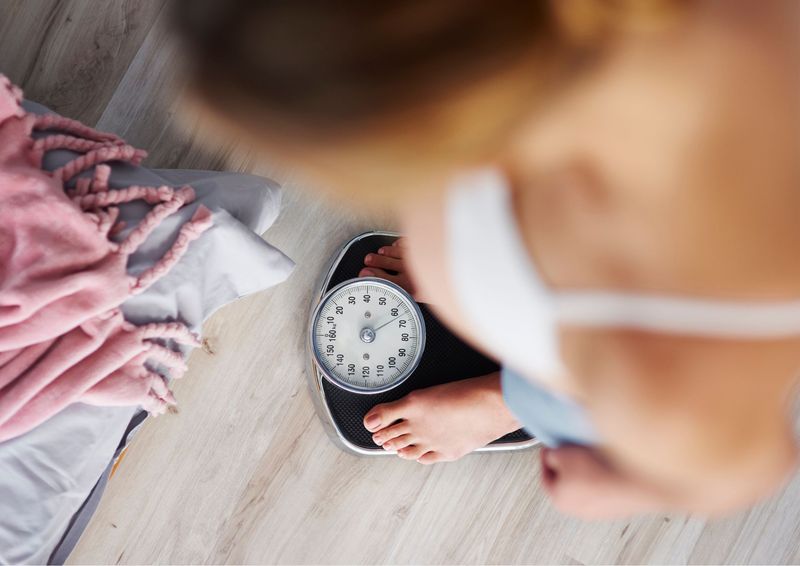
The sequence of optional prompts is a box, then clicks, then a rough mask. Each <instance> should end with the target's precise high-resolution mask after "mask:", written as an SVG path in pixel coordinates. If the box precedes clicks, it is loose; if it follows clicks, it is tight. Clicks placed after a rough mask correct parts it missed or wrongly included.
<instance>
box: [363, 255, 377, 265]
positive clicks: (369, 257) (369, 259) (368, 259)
mask: <svg viewBox="0 0 800 566" xmlns="http://www.w3.org/2000/svg"><path fill="white" fill-rule="evenodd" d="M373 261H375V258H374V257H372V254H369V255H368V256H367V257H365V258H364V263H372V262H373Z"/></svg>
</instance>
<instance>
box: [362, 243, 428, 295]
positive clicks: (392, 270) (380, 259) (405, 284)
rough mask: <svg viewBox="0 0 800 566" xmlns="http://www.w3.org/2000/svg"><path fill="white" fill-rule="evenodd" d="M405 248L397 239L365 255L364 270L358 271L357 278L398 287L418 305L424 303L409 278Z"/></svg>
mask: <svg viewBox="0 0 800 566" xmlns="http://www.w3.org/2000/svg"><path fill="white" fill-rule="evenodd" d="M406 253H407V248H406V245H405V239H404V238H398V239H397V240H395V241H394V243H393V244H392V245H391V246H384V247H382V248H380V249H379V250H378V253H374V254H367V255H366V257H365V258H364V265H365V267H364V269H362V270H361V271H359V273H358V276H359V277H380V278H381V279H387V280H389V281H391V282H392V283H396V284H398V285H400V286H401V287H402V288H403V289H405V290H406V291H408V294H409V295H411V296H412V297H414V300H415V301H417V302H418V303H425V302H427V301H424V300H422V299H421V298H420V297H419V295H418V293H417V290H416V286H415V285H414V282H413V281H412V280H411V277H410V276H409V273H408V269H407V268H406V263H405V254H406Z"/></svg>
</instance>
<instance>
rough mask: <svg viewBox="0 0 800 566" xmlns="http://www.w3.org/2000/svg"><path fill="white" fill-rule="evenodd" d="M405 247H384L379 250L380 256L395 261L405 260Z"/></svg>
mask: <svg viewBox="0 0 800 566" xmlns="http://www.w3.org/2000/svg"><path fill="white" fill-rule="evenodd" d="M403 249H404V248H403V247H402V246H396V245H391V246H383V247H382V248H380V249H379V250H378V254H379V255H382V256H386V257H391V258H394V259H403Z"/></svg>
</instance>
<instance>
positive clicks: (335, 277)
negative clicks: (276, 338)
mask: <svg viewBox="0 0 800 566" xmlns="http://www.w3.org/2000/svg"><path fill="white" fill-rule="evenodd" d="M398 237H399V234H396V233H393V232H385V231H373V232H366V233H364V234H361V235H359V236H356V237H355V238H353V239H352V240H350V241H349V242H347V243H346V244H345V245H344V246H343V247H342V248H341V250H340V251H339V252H338V253H337V254H335V256H334V257H333V259H332V261H331V264H330V267H329V268H328V270H327V271H326V272H325V274H324V277H323V278H322V281H321V283H320V285H319V289H318V292H316V293H315V295H314V300H313V305H312V308H311V315H310V317H309V323H308V340H307V345H308V357H309V372H308V376H309V385H310V387H311V394H312V397H313V399H314V403H315V406H316V409H317V412H318V414H319V417H320V419H321V420H322V422H323V424H324V426H325V429H326V431H327V432H328V435H329V436H330V437H331V439H332V440H333V441H334V443H335V444H337V445H338V446H339V447H340V448H342V449H343V450H345V451H348V452H351V453H355V454H359V455H364V456H382V455H388V454H394V452H393V451H387V450H384V449H383V448H381V447H380V446H378V445H377V444H375V443H374V442H373V441H372V433H370V432H369V431H368V430H367V429H366V428H364V425H363V419H364V415H366V414H367V412H368V411H369V410H370V409H371V408H372V407H374V406H375V405H378V404H380V403H386V402H390V401H396V400H398V399H400V398H402V397H404V396H405V395H407V394H408V393H410V392H411V391H413V390H415V389H423V388H425V387H430V386H433V385H438V384H442V383H448V382H451V381H457V380H460V379H468V378H470V377H478V376H481V375H486V374H487V373H491V372H494V371H498V370H499V369H500V368H499V367H498V365H497V364H496V363H495V362H494V361H492V360H491V359H489V358H487V357H485V356H484V355H482V354H481V353H479V352H477V351H476V350H474V349H473V348H471V347H470V346H468V345H467V344H466V343H464V342H463V341H462V340H460V339H459V338H457V337H456V336H455V335H454V334H452V333H451V332H450V331H449V330H447V328H445V326H444V325H443V324H442V323H441V322H440V321H439V320H438V319H437V318H436V317H435V316H434V315H433V314H432V313H431V311H430V310H429V309H428V308H427V307H426V306H425V305H424V304H418V303H417V302H416V301H414V299H413V298H412V297H411V296H410V295H409V294H408V293H407V292H406V291H405V290H404V289H402V288H401V287H399V286H397V285H395V284H394V283H392V282H390V281H386V280H384V279H379V278H376V277H361V278H360V277H358V273H359V271H361V269H362V268H363V267H364V257H365V256H366V255H367V254H368V253H376V252H377V251H378V249H379V248H381V247H383V246H387V245H391V244H392V242H394V241H395V240H396V239H397V238H398ZM537 443H538V441H537V440H536V439H535V438H532V437H531V436H530V435H528V434H527V433H526V432H525V431H523V430H522V429H520V430H517V431H515V432H512V433H510V434H507V435H506V436H504V437H502V438H499V439H497V440H495V441H494V442H492V443H491V444H489V445H487V446H485V447H484V448H481V449H480V451H486V452H490V451H508V450H521V449H525V448H530V447H532V446H534V445H536V444H537Z"/></svg>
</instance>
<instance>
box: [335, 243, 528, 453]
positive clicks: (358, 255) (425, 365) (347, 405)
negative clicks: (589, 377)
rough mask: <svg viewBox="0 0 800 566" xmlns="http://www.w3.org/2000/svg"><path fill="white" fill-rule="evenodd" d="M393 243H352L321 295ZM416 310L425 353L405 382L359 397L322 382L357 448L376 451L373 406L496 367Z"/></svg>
mask: <svg viewBox="0 0 800 566" xmlns="http://www.w3.org/2000/svg"><path fill="white" fill-rule="evenodd" d="M394 240H395V237H393V236H384V235H370V236H366V237H364V238H362V239H360V240H356V241H355V242H353V243H352V244H351V246H350V248H349V249H348V250H347V251H346V252H345V253H344V255H343V256H342V259H341V261H340V262H339V265H338V266H337V267H336V268H335V270H334V272H333V273H332V274H331V278H330V281H329V282H328V286H327V287H326V288H325V290H324V291H325V292H327V291H328V290H329V289H332V288H333V287H335V286H336V285H338V284H339V283H342V282H343V281H346V280H348V279H352V278H354V277H358V272H359V271H361V269H362V268H363V267H364V257H365V256H366V255H367V254H368V253H370V252H377V250H378V248H380V247H382V246H387V245H391V244H392V242H393V241H394ZM420 307H421V309H422V315H423V317H424V318H425V327H426V330H427V338H426V344H425V352H424V353H423V355H422V360H421V361H420V364H419V366H418V367H417V369H416V371H414V373H413V374H412V375H411V377H409V378H408V379H407V380H406V381H405V382H404V383H402V384H401V385H399V386H398V387H396V388H394V389H392V390H390V391H387V392H385V393H378V394H363V393H351V392H350V391H345V390H344V389H340V388H339V387H336V386H335V385H332V384H331V383H329V382H328V381H327V380H325V379H323V380H322V382H323V383H322V386H323V388H324V392H325V397H326V399H327V405H328V408H329V410H330V412H331V416H332V418H333V420H334V421H335V423H336V426H337V427H338V429H339V431H340V432H341V434H342V435H343V436H345V437H346V438H347V440H349V441H350V442H351V443H352V444H354V445H356V446H358V447H360V448H363V449H367V450H376V449H377V450H380V448H379V447H378V446H377V445H376V444H375V443H373V442H372V435H371V433H370V432H369V431H368V430H367V429H365V428H364V425H363V419H364V415H366V414H367V411H369V410H370V409H371V408H372V407H374V406H375V405H377V404H379V403H386V402H389V401H396V400H398V399H400V398H401V397H403V396H405V395H407V394H408V393H409V392H410V391H413V390H415V389H422V388H424V387H430V386H432V385H439V384H441V383H448V382H451V381H457V380H459V379H468V378H470V377H477V376H480V375H485V374H487V373H491V372H493V371H498V369H499V367H498V366H497V364H495V363H494V362H493V361H492V360H490V359H488V358H486V357H485V356H483V355H482V354H480V353H478V352H476V351H475V350H473V349H472V348H470V347H469V346H468V345H467V344H465V343H464V342H462V341H461V340H459V339H458V338H456V337H455V336H454V335H453V334H451V333H450V332H449V331H448V330H447V329H446V328H445V327H444V326H443V325H442V323H441V322H439V321H438V320H437V319H436V318H435V317H434V316H433V314H431V312H430V311H429V310H428V309H427V307H426V306H425V305H420ZM530 438H531V437H530V436H529V435H528V434H527V433H526V432H525V431H523V430H521V429H520V430H517V431H515V432H512V433H511V434H507V435H506V436H504V437H502V438H500V439H498V440H496V441H494V443H493V444H505V443H512V442H522V441H525V440H530Z"/></svg>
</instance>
